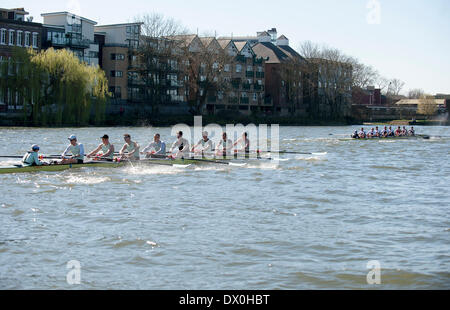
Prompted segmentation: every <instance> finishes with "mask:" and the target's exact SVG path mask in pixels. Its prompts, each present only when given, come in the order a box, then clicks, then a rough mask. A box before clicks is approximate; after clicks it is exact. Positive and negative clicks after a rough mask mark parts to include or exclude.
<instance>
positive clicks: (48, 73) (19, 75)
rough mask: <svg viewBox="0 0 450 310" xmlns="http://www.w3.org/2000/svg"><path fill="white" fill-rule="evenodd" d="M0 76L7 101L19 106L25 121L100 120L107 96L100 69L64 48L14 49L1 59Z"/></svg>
mask: <svg viewBox="0 0 450 310" xmlns="http://www.w3.org/2000/svg"><path fill="white" fill-rule="evenodd" d="M0 77H1V79H0V87H1V89H2V90H4V91H6V92H7V93H8V94H10V95H9V96H8V97H9V98H8V101H10V102H8V104H10V105H16V106H20V107H22V111H23V115H24V120H25V121H26V122H27V123H28V124H32V125H35V126H38V125H56V126H61V125H75V126H81V125H87V124H89V122H90V121H91V123H95V124H99V123H101V122H102V121H103V120H104V117H105V107H106V96H107V95H108V90H107V89H108V83H107V79H106V76H105V73H104V71H103V70H101V69H100V68H99V67H98V66H95V67H94V66H89V65H87V64H86V63H84V62H81V61H80V60H79V59H78V57H76V56H75V55H74V54H73V53H72V52H70V51H68V50H54V49H52V48H51V49H48V50H46V51H42V52H40V53H36V52H34V51H33V50H31V49H30V50H24V49H16V50H15V51H14V52H13V57H11V59H9V60H6V61H3V64H2V67H1V75H0ZM11 94H12V95H11ZM92 105H94V106H93V108H94V111H95V116H94V118H93V119H91V110H92Z"/></svg>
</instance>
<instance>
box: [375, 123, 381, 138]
mask: <svg viewBox="0 0 450 310" xmlns="http://www.w3.org/2000/svg"><path fill="white" fill-rule="evenodd" d="M380 136H381V131H380V129H378V126H377V127H375V137H377V138H379V137H380Z"/></svg>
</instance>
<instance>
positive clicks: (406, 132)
mask: <svg viewBox="0 0 450 310" xmlns="http://www.w3.org/2000/svg"><path fill="white" fill-rule="evenodd" d="M402 135H403V136H407V135H408V130H407V129H406V127H405V126H403V129H402Z"/></svg>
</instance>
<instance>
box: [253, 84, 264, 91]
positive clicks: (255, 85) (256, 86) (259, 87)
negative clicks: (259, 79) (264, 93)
mask: <svg viewBox="0 0 450 310" xmlns="http://www.w3.org/2000/svg"><path fill="white" fill-rule="evenodd" d="M262 89H263V87H262V85H259V84H254V85H253V90H262Z"/></svg>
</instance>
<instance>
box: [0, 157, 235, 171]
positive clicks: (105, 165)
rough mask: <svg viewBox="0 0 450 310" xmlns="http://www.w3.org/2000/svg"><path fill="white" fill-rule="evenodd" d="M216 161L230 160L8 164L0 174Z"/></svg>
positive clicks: (192, 163) (226, 160)
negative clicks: (40, 164)
mask: <svg viewBox="0 0 450 310" xmlns="http://www.w3.org/2000/svg"><path fill="white" fill-rule="evenodd" d="M216 162H222V163H223V162H231V160H230V159H220V160H216V159H203V160H195V159H148V160H141V161H136V162H133V164H130V162H128V161H124V162H92V163H85V164H73V165H50V166H30V167H17V166H10V167H9V166H8V167H0V174H13V173H32V172H43V171H45V172H59V171H65V170H71V169H80V168H118V167H124V166H132V165H139V166H145V165H147V166H151V165H159V166H174V165H175V166H176V165H180V166H188V165H202V164H214V163H216Z"/></svg>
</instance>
